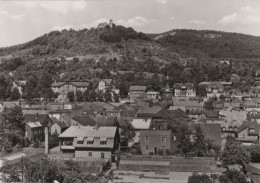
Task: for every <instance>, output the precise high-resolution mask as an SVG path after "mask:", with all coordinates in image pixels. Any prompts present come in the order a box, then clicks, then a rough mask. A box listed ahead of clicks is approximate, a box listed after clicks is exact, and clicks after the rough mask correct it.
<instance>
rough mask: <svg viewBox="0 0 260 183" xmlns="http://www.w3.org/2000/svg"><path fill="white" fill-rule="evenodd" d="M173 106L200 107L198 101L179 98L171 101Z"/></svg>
mask: <svg viewBox="0 0 260 183" xmlns="http://www.w3.org/2000/svg"><path fill="white" fill-rule="evenodd" d="M173 106H183V107H201V105H200V103H199V102H197V101H189V100H185V101H181V100H175V101H173Z"/></svg>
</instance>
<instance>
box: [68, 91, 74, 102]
mask: <svg viewBox="0 0 260 183" xmlns="http://www.w3.org/2000/svg"><path fill="white" fill-rule="evenodd" d="M67 97H68V99H69V101H70V102H74V101H75V95H74V92H73V91H70V92H68V93H67Z"/></svg>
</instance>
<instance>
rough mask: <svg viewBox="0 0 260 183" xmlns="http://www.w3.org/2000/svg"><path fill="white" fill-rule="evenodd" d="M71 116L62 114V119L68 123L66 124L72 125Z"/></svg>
mask: <svg viewBox="0 0 260 183" xmlns="http://www.w3.org/2000/svg"><path fill="white" fill-rule="evenodd" d="M71 119H72V118H71V117H70V116H68V115H66V114H62V115H60V119H59V120H60V121H61V122H64V123H65V124H66V126H70V125H71Z"/></svg>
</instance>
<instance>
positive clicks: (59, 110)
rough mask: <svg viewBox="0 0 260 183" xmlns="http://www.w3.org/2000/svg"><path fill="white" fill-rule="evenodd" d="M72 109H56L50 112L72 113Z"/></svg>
mask: <svg viewBox="0 0 260 183" xmlns="http://www.w3.org/2000/svg"><path fill="white" fill-rule="evenodd" d="M70 113H71V110H70V109H57V110H54V111H50V114H70Z"/></svg>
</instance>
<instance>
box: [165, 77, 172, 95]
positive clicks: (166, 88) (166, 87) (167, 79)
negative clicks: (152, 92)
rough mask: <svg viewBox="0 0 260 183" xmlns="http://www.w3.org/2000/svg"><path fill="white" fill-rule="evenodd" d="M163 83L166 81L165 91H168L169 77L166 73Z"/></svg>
mask: <svg viewBox="0 0 260 183" xmlns="http://www.w3.org/2000/svg"><path fill="white" fill-rule="evenodd" d="M165 83H166V86H165V91H170V90H171V88H170V79H169V76H168V75H167V76H166V80H165Z"/></svg>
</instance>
